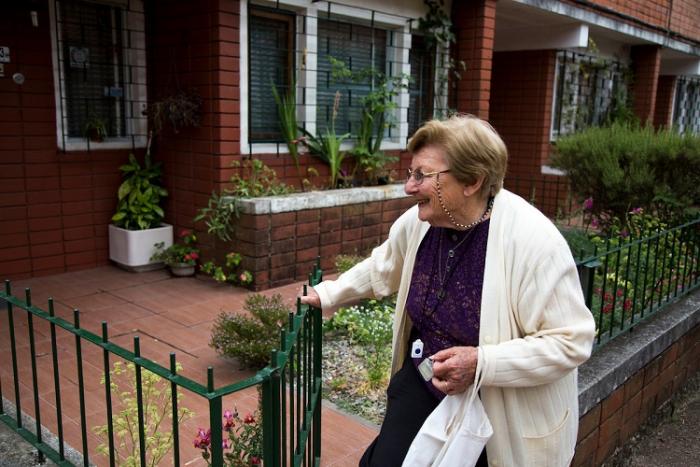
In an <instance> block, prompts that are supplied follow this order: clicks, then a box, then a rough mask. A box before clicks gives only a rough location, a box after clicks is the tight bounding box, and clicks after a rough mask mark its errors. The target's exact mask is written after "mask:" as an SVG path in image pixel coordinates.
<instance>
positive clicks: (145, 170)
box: [112, 139, 168, 230]
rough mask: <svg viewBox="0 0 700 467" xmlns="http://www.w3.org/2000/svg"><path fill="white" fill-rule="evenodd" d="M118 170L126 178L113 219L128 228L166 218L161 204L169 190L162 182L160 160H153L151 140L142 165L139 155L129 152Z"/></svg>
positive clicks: (142, 227) (155, 224)
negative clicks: (160, 182) (125, 160)
mask: <svg viewBox="0 0 700 467" xmlns="http://www.w3.org/2000/svg"><path fill="white" fill-rule="evenodd" d="M119 170H121V172H122V176H123V177H124V181H123V182H122V184H121V185H120V186H119V190H118V192H117V197H118V199H119V201H118V203H117V212H116V214H114V215H113V216H112V222H114V224H115V225H116V226H118V227H122V228H125V229H128V230H145V229H151V228H154V227H158V226H159V225H160V224H161V222H163V217H165V213H164V212H163V209H162V208H161V207H160V203H161V201H162V198H164V197H166V196H168V192H167V190H166V189H165V188H163V187H162V186H160V185H159V181H160V177H161V173H162V170H161V163H160V162H157V163H155V164H154V163H152V162H151V151H150V139H149V147H148V149H147V150H146V156H145V157H144V163H143V165H141V164H140V163H139V161H138V160H137V159H136V156H134V155H133V154H129V163H128V164H125V165H122V166H121V167H119Z"/></svg>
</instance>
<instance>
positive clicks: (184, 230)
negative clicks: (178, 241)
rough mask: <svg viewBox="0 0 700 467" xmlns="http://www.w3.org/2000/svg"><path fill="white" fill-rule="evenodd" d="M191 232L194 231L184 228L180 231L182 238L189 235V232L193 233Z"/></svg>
mask: <svg viewBox="0 0 700 467" xmlns="http://www.w3.org/2000/svg"><path fill="white" fill-rule="evenodd" d="M191 233H192V231H191V230H187V229H182V230H181V231H180V238H184V237H187V236H188V235H189V234H191Z"/></svg>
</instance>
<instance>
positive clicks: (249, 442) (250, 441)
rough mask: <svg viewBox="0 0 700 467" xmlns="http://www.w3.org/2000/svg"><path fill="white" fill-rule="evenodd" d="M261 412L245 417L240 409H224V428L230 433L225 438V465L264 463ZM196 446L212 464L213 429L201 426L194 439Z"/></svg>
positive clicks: (248, 466)
mask: <svg viewBox="0 0 700 467" xmlns="http://www.w3.org/2000/svg"><path fill="white" fill-rule="evenodd" d="M260 419H261V418H260V412H255V413H249V414H248V415H246V416H245V417H244V418H241V417H240V416H239V415H238V410H237V409H236V408H234V409H233V412H231V411H230V410H225V411H224V423H223V424H222V429H223V430H224V431H225V432H226V433H228V438H226V437H224V439H223V448H224V464H223V465H224V466H225V467H253V466H256V465H261V464H262V454H263V452H262V445H263V430H262V425H261V423H260ZM194 447H196V448H198V449H201V450H202V457H203V458H204V460H205V461H206V462H207V465H209V466H211V465H212V464H211V462H210V461H209V459H211V451H210V448H211V430H207V431H205V430H204V429H203V428H200V429H199V431H198V433H197V436H196V437H195V439H194Z"/></svg>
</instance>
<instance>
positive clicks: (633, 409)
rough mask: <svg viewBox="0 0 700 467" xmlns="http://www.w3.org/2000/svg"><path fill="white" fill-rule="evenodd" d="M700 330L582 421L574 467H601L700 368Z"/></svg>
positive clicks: (651, 365) (607, 399)
mask: <svg viewBox="0 0 700 467" xmlns="http://www.w3.org/2000/svg"><path fill="white" fill-rule="evenodd" d="M698 352H700V326H695V328H693V329H692V330H691V331H689V332H688V333H686V334H685V335H684V336H683V337H682V338H681V339H679V340H677V341H675V342H674V343H673V344H671V345H670V346H669V347H668V348H667V349H666V350H665V351H664V352H662V353H661V354H660V355H659V356H657V357H656V358H654V359H653V360H652V361H651V362H649V363H648V364H647V365H646V366H645V367H643V368H641V369H640V370H639V371H637V372H636V373H635V374H634V375H632V376H631V377H630V378H628V379H627V381H625V382H624V384H622V385H621V386H619V387H617V388H616V389H615V390H614V391H613V392H612V393H611V394H610V395H609V396H608V397H606V398H605V399H604V400H602V401H600V403H599V404H597V405H596V406H595V407H593V408H592V409H590V410H589V411H588V412H587V413H585V414H582V415H581V417H580V419H579V432H578V443H577V445H576V455H575V456H574V460H573V462H572V464H571V465H572V466H574V467H583V466H596V465H600V464H601V463H602V462H603V461H604V460H605V459H606V458H608V457H609V456H610V455H612V454H613V452H614V451H615V448H617V447H621V446H622V445H624V443H625V442H626V441H627V440H629V439H630V437H631V436H632V435H633V434H634V433H635V432H636V431H638V429H639V428H640V426H641V425H642V424H643V423H644V422H645V421H646V420H647V419H648V418H649V416H651V415H652V414H653V413H654V412H655V411H656V410H657V409H658V408H660V407H661V406H662V405H663V404H664V403H665V402H667V401H668V400H669V399H670V397H671V395H672V394H673V393H674V392H676V391H677V390H678V389H679V388H680V387H681V386H682V385H683V383H684V382H685V381H687V380H688V378H690V377H691V376H693V375H694V374H695V372H697V370H698V368H699V367H700V361H699V360H698V358H697V356H698V354H699V353H698Z"/></svg>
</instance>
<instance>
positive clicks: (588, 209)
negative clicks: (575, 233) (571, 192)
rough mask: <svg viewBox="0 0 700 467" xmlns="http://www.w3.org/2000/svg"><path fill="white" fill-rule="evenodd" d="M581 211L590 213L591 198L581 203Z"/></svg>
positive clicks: (591, 206) (591, 207)
mask: <svg viewBox="0 0 700 467" xmlns="http://www.w3.org/2000/svg"><path fill="white" fill-rule="evenodd" d="M583 209H585V210H586V211H590V210H591V209H593V197H592V196H590V197H588V198H586V199H585V200H584V201H583Z"/></svg>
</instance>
